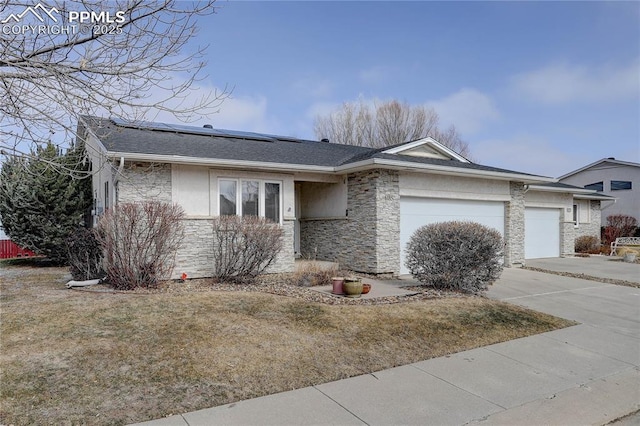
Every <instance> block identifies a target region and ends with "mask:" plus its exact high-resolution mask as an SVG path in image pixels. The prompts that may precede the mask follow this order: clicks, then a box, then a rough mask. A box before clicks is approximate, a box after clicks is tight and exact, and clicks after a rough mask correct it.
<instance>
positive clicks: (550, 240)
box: [524, 207, 560, 259]
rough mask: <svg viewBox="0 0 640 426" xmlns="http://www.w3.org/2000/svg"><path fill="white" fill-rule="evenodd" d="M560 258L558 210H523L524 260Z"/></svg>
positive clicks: (529, 208) (531, 208) (530, 208)
mask: <svg viewBox="0 0 640 426" xmlns="http://www.w3.org/2000/svg"><path fill="white" fill-rule="evenodd" d="M540 257H560V209H543V208H534V207H527V208H525V209H524V258H525V259H536V258H540Z"/></svg>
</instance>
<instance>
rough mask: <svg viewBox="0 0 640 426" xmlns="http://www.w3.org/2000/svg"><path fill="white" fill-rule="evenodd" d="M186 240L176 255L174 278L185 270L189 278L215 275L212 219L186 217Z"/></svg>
mask: <svg viewBox="0 0 640 426" xmlns="http://www.w3.org/2000/svg"><path fill="white" fill-rule="evenodd" d="M183 222H184V240H183V241H182V246H181V247H180V249H179V250H178V253H177V255H176V265H175V268H174V269H173V275H172V278H179V277H180V275H181V274H182V273H183V272H185V273H186V274H187V275H188V276H189V278H202V277H211V276H212V275H213V251H212V247H213V224H212V222H211V219H185V220H184V221H183Z"/></svg>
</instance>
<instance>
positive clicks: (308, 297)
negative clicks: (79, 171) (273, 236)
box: [74, 274, 483, 305]
mask: <svg viewBox="0 0 640 426" xmlns="http://www.w3.org/2000/svg"><path fill="white" fill-rule="evenodd" d="M289 278H290V277H289V274H271V275H267V276H264V277H262V278H260V279H259V281H258V282H257V283H254V284H226V283H216V282H215V281H213V280H211V279H206V278H201V279H190V280H186V281H184V282H181V281H165V282H162V283H160V284H158V286H157V287H155V288H139V289H135V290H130V291H120V290H114V289H113V288H112V287H111V286H109V285H108V284H99V285H94V286H89V287H75V288H74V290H79V291H88V292H102V293H123V294H140V295H142V294H158V293H193V292H196V293H197V292H208V291H240V292H261V293H267V294H275V295H278V296H287V297H294V298H296V299H300V300H304V301H306V302H310V303H322V304H325V305H388V304H393V303H402V302H413V301H419V300H430V299H442V298H464V297H483V296H481V295H478V296H473V295H469V294H465V293H460V292H454V291H445V290H437V289H434V288H430V287H426V286H413V287H403V289H406V290H410V291H414V292H416V293H417V294H413V295H402V296H389V297H377V298H372V299H359V298H347V297H336V296H331V295H327V294H323V293H320V292H318V291H314V290H311V289H310V288H308V287H300V286H295V285H291V284H287V282H288V281H290V280H289Z"/></svg>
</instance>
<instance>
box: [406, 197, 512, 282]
mask: <svg viewBox="0 0 640 426" xmlns="http://www.w3.org/2000/svg"><path fill="white" fill-rule="evenodd" d="M451 220H458V221H472V222H478V223H481V224H483V225H485V226H489V227H491V228H494V229H497V230H498V231H499V232H500V234H501V235H503V236H504V203H503V202H500V201H468V200H447V199H439V198H417V197H400V273H401V274H408V273H409V270H408V269H407V267H406V266H405V265H404V260H405V248H406V246H407V243H408V242H409V239H410V238H411V235H413V233H414V232H415V231H416V229H418V228H420V227H421V226H424V225H429V224H431V223H437V222H448V221H451Z"/></svg>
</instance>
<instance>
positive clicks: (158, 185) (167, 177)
mask: <svg viewBox="0 0 640 426" xmlns="http://www.w3.org/2000/svg"><path fill="white" fill-rule="evenodd" d="M137 201H162V202H167V203H171V202H172V200H171V164H159V163H128V164H125V167H124V170H123V171H122V175H120V176H119V178H118V193H117V202H119V203H134V202H137Z"/></svg>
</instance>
